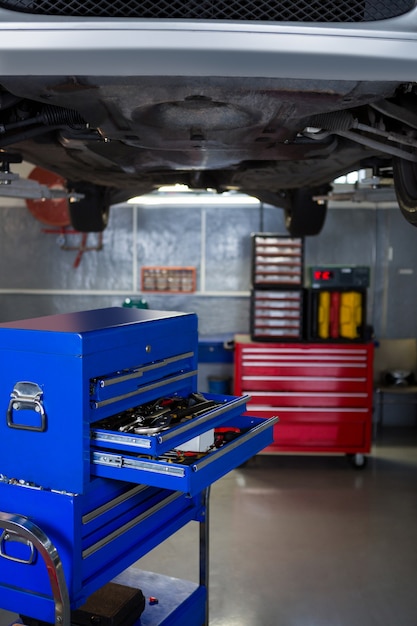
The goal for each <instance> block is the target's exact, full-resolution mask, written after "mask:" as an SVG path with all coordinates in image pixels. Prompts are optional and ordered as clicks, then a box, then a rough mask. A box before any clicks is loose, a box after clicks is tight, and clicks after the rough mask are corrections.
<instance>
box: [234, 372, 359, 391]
mask: <svg viewBox="0 0 417 626" xmlns="http://www.w3.org/2000/svg"><path fill="white" fill-rule="evenodd" d="M241 385H242V393H247V394H248V395H253V393H254V392H255V391H275V390H285V391H289V392H294V391H315V392H319V391H323V392H335V391H338V392H358V393H367V392H368V380H367V378H366V376H365V375H364V376H358V377H354V376H349V377H343V378H334V377H332V376H287V375H283V376H262V375H258V374H256V375H249V376H242V379H241Z"/></svg>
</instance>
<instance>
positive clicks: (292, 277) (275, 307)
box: [250, 233, 304, 341]
mask: <svg viewBox="0 0 417 626" xmlns="http://www.w3.org/2000/svg"><path fill="white" fill-rule="evenodd" d="M303 279H304V245H303V240H302V239H301V238H295V237H286V236H282V235H278V234H273V233H254V234H253V235H252V290H251V316H250V332H251V338H252V339H253V340H254V341H299V340H301V339H302V338H303V325H304V289H303Z"/></svg>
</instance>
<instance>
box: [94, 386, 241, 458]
mask: <svg viewBox="0 0 417 626" xmlns="http://www.w3.org/2000/svg"><path fill="white" fill-rule="evenodd" d="M248 400H249V397H248V396H242V397H238V398H236V397H234V396H221V395H217V394H208V393H205V394H202V393H191V394H190V395H189V396H188V397H186V398H182V397H180V396H178V395H174V396H171V397H166V398H164V397H163V398H159V399H158V400H156V401H152V402H149V403H147V404H145V405H141V406H138V407H135V408H134V409H131V410H128V411H125V412H123V413H119V414H117V415H114V416H111V417H110V418H106V419H104V420H100V421H98V422H94V423H93V424H92V425H91V440H92V446H93V447H94V448H105V449H113V450H114V449H116V450H125V451H127V452H129V451H130V452H142V453H143V452H144V453H146V454H150V455H152V456H158V455H160V454H163V453H164V452H167V451H168V450H172V449H173V448H175V447H177V446H181V444H184V443H185V442H188V441H189V440H191V439H193V438H195V437H198V436H199V435H201V434H202V433H205V432H206V431H207V430H209V429H213V428H214V427H215V426H218V425H220V424H221V423H222V422H224V421H225V419H230V418H231V417H238V416H239V415H241V413H243V412H244V411H245V410H246V403H247V401H248Z"/></svg>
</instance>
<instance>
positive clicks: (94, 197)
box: [68, 183, 110, 233]
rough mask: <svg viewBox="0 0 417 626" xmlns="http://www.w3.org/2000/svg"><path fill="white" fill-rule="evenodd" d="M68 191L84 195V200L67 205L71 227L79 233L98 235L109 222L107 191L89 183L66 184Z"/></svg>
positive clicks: (105, 188)
mask: <svg viewBox="0 0 417 626" xmlns="http://www.w3.org/2000/svg"><path fill="white" fill-rule="evenodd" d="M68 189H69V190H70V191H74V192H76V193H82V194H84V198H82V199H81V200H77V201H76V202H70V203H69V213H70V219H71V225H72V227H73V228H74V229H75V230H78V231H79V232H81V233H90V232H93V233H99V232H102V231H103V230H105V228H106V227H107V224H108V222H109V215H110V198H109V189H108V188H107V187H100V186H99V185H93V184H91V183H74V184H71V183H68Z"/></svg>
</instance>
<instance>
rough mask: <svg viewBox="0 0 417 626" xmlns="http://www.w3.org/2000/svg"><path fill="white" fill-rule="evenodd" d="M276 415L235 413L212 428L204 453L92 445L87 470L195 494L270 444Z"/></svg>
mask: <svg viewBox="0 0 417 626" xmlns="http://www.w3.org/2000/svg"><path fill="white" fill-rule="evenodd" d="M276 421H277V420H276V418H270V419H266V420H265V419H262V418H254V417H249V416H243V415H241V416H239V417H237V418H235V419H234V420H230V419H229V420H226V421H224V422H223V424H222V426H221V427H220V428H219V429H217V431H216V429H215V443H214V445H213V446H212V448H211V449H209V450H208V451H207V452H205V453H200V452H183V451H182V450H181V445H180V446H179V447H178V449H175V450H170V451H169V452H167V453H166V454H165V455H161V456H159V457H156V458H155V457H152V456H150V455H149V456H148V455H144V454H143V453H142V454H138V453H135V454H134V453H132V452H125V451H116V450H114V449H108V450H105V449H93V450H92V457H91V461H92V467H91V471H92V473H93V474H95V475H96V476H101V477H103V478H112V479H116V480H125V481H131V482H133V483H146V484H148V485H153V486H157V487H162V488H166V489H175V490H178V491H182V492H184V493H187V494H191V495H193V494H196V493H198V492H199V491H202V490H203V489H205V488H206V487H207V486H208V485H210V484H211V483H213V482H214V481H216V480H218V479H219V478H221V477H222V476H224V475H225V474H227V473H228V472H230V471H231V470H232V469H234V468H235V467H236V466H237V465H240V464H242V463H244V462H245V461H247V460H248V459H249V458H251V457H252V456H254V455H255V454H257V453H258V452H260V451H261V450H262V449H263V448H265V447H267V446H268V445H271V444H272V441H273V435H272V428H273V425H274V424H275V423H276Z"/></svg>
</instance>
